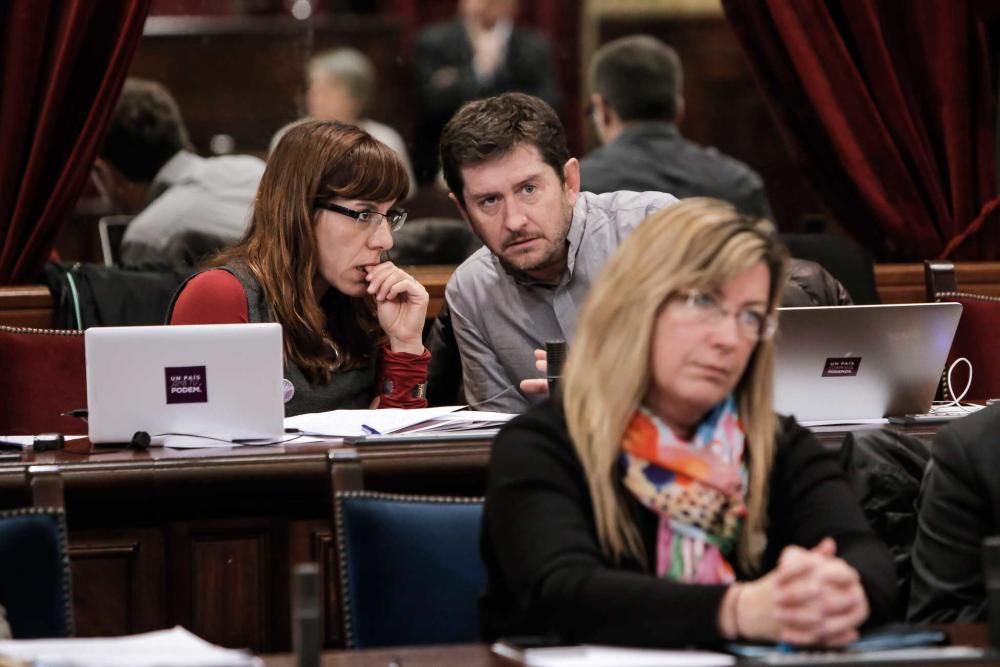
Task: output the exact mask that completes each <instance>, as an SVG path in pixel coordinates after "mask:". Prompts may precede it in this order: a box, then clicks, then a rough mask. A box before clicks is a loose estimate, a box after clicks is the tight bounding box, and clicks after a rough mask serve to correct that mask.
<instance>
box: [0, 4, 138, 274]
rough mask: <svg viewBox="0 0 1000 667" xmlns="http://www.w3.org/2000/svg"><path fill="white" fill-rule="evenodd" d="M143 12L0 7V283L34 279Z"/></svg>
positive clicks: (82, 178)
mask: <svg viewBox="0 0 1000 667" xmlns="http://www.w3.org/2000/svg"><path fill="white" fill-rule="evenodd" d="M148 9H149V0H117V1H116V2H94V1H93V0H3V1H2V2H0V285H10V284H17V283H25V282H32V281H37V280H38V277H39V273H40V271H41V268H42V265H43V264H44V263H45V260H46V258H47V257H48V255H49V252H50V251H51V249H52V245H53V244H54V243H55V239H56V235H57V234H58V232H59V228H60V226H61V225H62V224H63V223H64V222H65V221H66V220H67V219H68V218H69V216H70V214H71V213H72V211H73V206H74V205H75V203H76V200H77V198H78V197H79V195H80V192H81V190H82V189H83V187H84V185H85V184H86V182H87V178H88V175H89V174H90V168H91V165H92V163H93V161H94V156H95V155H96V153H97V149H98V146H99V143H100V141H101V138H102V135H103V133H104V130H105V129H106V127H107V124H108V121H109V119H110V116H111V112H112V110H113V108H114V102H115V100H117V98H118V93H119V91H120V90H121V86H122V83H123V82H124V80H125V75H126V72H127V71H128V66H129V63H130V62H131V60H132V54H133V52H134V51H135V48H136V45H137V44H138V42H139V38H140V37H141V36H142V26H143V22H144V20H145V18H146V12H147V11H148Z"/></svg>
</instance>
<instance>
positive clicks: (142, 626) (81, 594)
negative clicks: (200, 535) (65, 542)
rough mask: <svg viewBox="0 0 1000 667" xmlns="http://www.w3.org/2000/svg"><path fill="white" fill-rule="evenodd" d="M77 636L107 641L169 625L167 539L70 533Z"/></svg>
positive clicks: (149, 533)
mask: <svg viewBox="0 0 1000 667" xmlns="http://www.w3.org/2000/svg"><path fill="white" fill-rule="evenodd" d="M69 552H70V564H71V569H72V574H73V609H74V613H75V618H76V634H77V636H80V637H108V636H113V635H123V634H132V633H136V632H147V631H150V630H155V629H158V628H163V627H165V626H167V625H168V622H167V609H166V601H165V598H166V595H165V594H166V580H165V579H164V577H163V576H162V573H163V533H162V531H159V530H155V529H149V530H141V531H128V530H124V531H115V532H113V533H105V534H103V535H101V534H98V533H86V532H84V533H71V535H70V550H69Z"/></svg>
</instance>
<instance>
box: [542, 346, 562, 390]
mask: <svg viewBox="0 0 1000 667" xmlns="http://www.w3.org/2000/svg"><path fill="white" fill-rule="evenodd" d="M545 357H546V360H547V361H546V370H545V379H546V380H548V382H549V396H555V393H556V389H557V388H558V387H559V378H560V376H562V369H563V363H564V362H565V361H566V341H564V340H563V339H561V338H550V339H549V340H547V341H545Z"/></svg>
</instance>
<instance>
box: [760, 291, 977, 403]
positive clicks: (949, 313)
mask: <svg viewBox="0 0 1000 667" xmlns="http://www.w3.org/2000/svg"><path fill="white" fill-rule="evenodd" d="M961 315H962V306H961V304H958V303H913V304H888V305H875V306H830V307H816V308H782V309H781V310H780V320H779V321H780V326H779V327H778V333H777V336H776V337H775V360H774V407H775V410H776V411H777V412H779V413H781V414H789V415H795V417H796V419H798V420H799V421H834V420H837V421H844V422H849V421H856V420H864V419H879V418H882V417H901V416H903V415H907V414H921V413H925V412H927V411H928V410H929V409H930V407H931V402H932V401H933V400H934V393H935V391H936V389H937V386H938V383H939V381H940V379H941V372H942V371H943V370H944V364H945V361H946V360H947V358H948V351H949V350H950V349H951V341H952V338H954V336H955V328H956V327H957V326H958V320H959V317H961Z"/></svg>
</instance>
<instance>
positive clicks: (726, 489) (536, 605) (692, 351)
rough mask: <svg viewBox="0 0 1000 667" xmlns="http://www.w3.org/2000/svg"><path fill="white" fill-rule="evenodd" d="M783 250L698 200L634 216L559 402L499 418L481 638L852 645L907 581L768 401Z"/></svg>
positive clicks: (834, 474)
mask: <svg viewBox="0 0 1000 667" xmlns="http://www.w3.org/2000/svg"><path fill="white" fill-rule="evenodd" d="M785 261H786V256H785V251H784V250H783V248H782V247H781V245H780V243H779V242H778V241H777V240H776V238H775V237H774V235H773V234H772V233H771V232H770V231H769V226H767V225H762V224H759V222H758V221H754V220H750V219H747V218H744V217H742V216H741V215H739V214H738V213H737V212H736V211H735V209H733V207H732V206H730V205H728V204H724V203H723V202H720V201H716V200H710V199H690V200H685V201H682V202H680V203H679V204H676V205H674V206H671V207H669V208H666V209H663V210H661V211H658V212H657V213H655V214H653V215H651V216H650V217H649V218H647V219H646V220H645V221H644V222H643V223H641V224H640V225H639V227H638V228H637V229H636V231H635V232H633V233H632V235H631V236H629V237H628V238H627V239H626V240H625V241H624V243H623V244H622V245H621V247H620V248H619V250H618V251H617V253H616V254H615V255H614V256H613V257H612V258H611V259H610V260H609V262H608V264H607V265H606V267H605V269H604V271H603V273H602V275H601V277H600V278H599V279H598V281H597V282H596V284H595V285H594V286H593V288H592V289H591V292H590V294H589V296H588V298H587V301H586V303H585V305H584V307H583V310H582V312H581V315H580V321H579V323H578V326H577V333H576V338H575V339H574V342H573V346H572V348H571V350H570V355H569V359H568V360H567V365H566V369H565V374H564V375H563V377H562V380H561V382H562V385H561V389H560V390H559V391H558V392H557V396H556V399H555V400H550V401H547V402H545V403H543V404H541V405H539V406H537V407H534V408H532V409H530V410H529V411H528V412H526V413H524V414H523V415H521V416H520V417H518V418H516V419H514V420H513V421H511V422H510V423H509V425H508V426H507V427H506V428H504V429H503V431H501V433H500V434H499V436H498V437H497V440H496V443H495V445H494V448H493V454H492V459H491V462H490V469H489V481H488V487H487V495H486V504H485V508H484V523H483V532H482V542H481V549H482V553H483V557H484V561H485V564H486V570H487V576H488V585H487V590H486V593H485V595H484V596H483V599H482V601H481V609H480V611H481V617H482V625H483V633H484V636H485V637H486V638H487V639H494V638H497V637H500V636H512V635H556V636H558V638H559V639H561V640H562V641H567V642H583V643H605V644H627V645H639V646H686V645H691V644H695V645H714V644H718V643H720V642H722V641H724V640H732V639H737V638H739V639H746V640H751V641H761V640H770V641H785V642H790V643H793V644H799V645H819V646H842V645H844V644H847V643H849V642H851V641H853V640H854V639H855V638H856V637H857V636H858V630H859V628H860V627H861V626H862V625H864V624H866V623H867V624H876V623H880V622H883V621H885V620H887V619H888V616H889V615H890V613H891V610H892V605H893V602H894V598H895V573H894V570H893V565H892V561H891V559H890V556H889V554H888V551H887V550H886V548H885V546H884V545H883V544H882V543H881V542H880V541H879V540H878V538H876V536H875V535H874V534H873V533H872V531H871V529H870V527H869V526H868V524H867V522H866V521H865V518H864V516H863V514H862V512H861V509H860V507H859V506H858V504H857V502H856V501H855V500H854V499H853V497H852V495H851V491H850V489H849V487H848V486H847V483H846V482H845V480H844V478H843V476H842V473H841V471H840V469H839V467H838V465H837V462H836V461H835V460H834V459H833V457H832V456H831V455H830V454H829V453H828V452H826V451H825V450H824V449H823V448H822V447H821V445H820V444H819V443H818V441H817V440H816V439H815V437H813V435H812V434H811V433H810V432H809V431H807V430H805V429H803V428H801V427H800V426H798V425H797V424H796V423H795V422H794V420H792V419H790V418H779V417H778V416H777V415H776V414H775V413H774V411H773V409H772V402H771V395H772V391H771V388H772V358H773V348H772V344H771V337H772V335H773V333H774V330H775V324H776V322H775V316H776V307H777V302H778V295H779V294H780V291H781V286H782V284H783V283H784V271H785Z"/></svg>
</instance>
